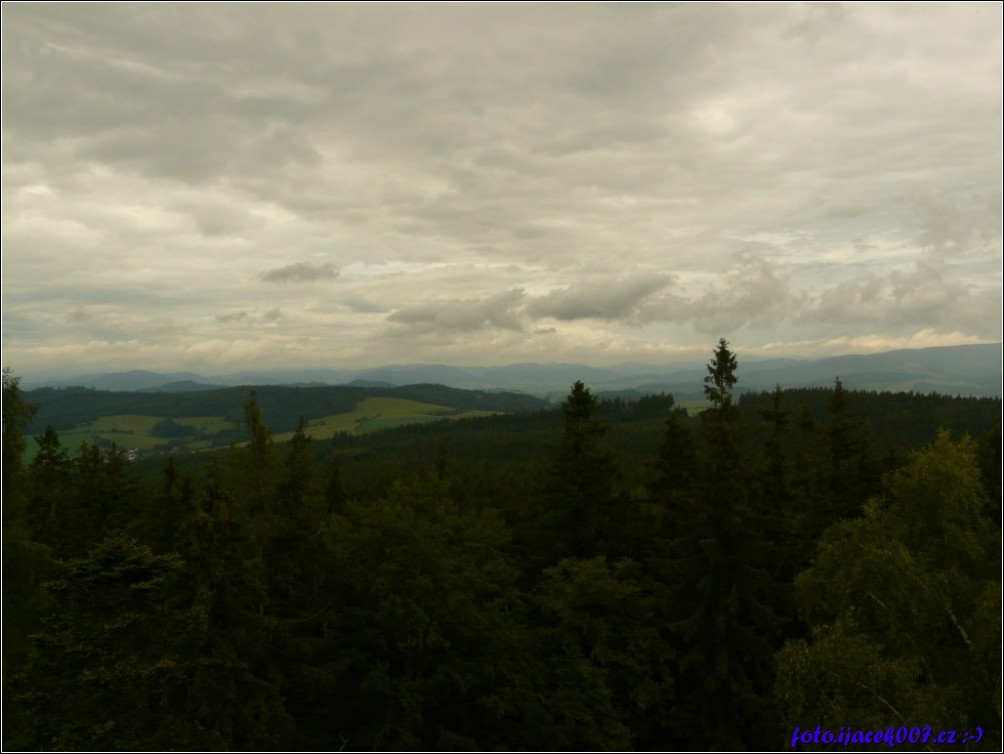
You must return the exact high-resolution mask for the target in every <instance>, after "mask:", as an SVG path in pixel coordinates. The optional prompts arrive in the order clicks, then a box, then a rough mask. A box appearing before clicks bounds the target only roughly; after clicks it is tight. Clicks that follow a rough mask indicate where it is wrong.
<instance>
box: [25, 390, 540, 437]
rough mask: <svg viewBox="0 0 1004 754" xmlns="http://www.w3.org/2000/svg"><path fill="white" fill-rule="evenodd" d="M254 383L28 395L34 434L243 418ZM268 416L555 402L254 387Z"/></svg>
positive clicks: (282, 428) (526, 407)
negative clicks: (116, 420)
mask: <svg viewBox="0 0 1004 754" xmlns="http://www.w3.org/2000/svg"><path fill="white" fill-rule="evenodd" d="M250 389H251V388H250V387H248V386H243V387H230V388H220V389H214V390H204V391H198V392H185V393H147V392H143V393H140V392H110V391H103V390H90V389H85V388H39V389H37V390H29V391H25V393H24V395H25V399H26V400H27V401H28V402H29V403H32V404H34V405H36V406H38V407H39V410H38V413H37V414H36V415H35V418H34V421H33V423H32V424H31V425H30V426H29V427H28V429H27V432H28V433H29V434H35V433H38V432H41V431H43V430H44V429H45V427H47V426H49V425H51V426H52V427H54V428H55V429H57V430H61V429H70V428H72V427H76V426H78V425H81V424H85V423H88V422H93V421H96V420H97V419H100V418H101V417H105V416H113V415H129V414H135V415H149V416H156V417H163V418H167V419H177V418H181V417H192V416H220V417H222V419H223V421H227V422H236V423H243V421H244V414H243V408H242V406H243V404H244V401H245V400H246V399H247V396H248V392H249V390H250ZM254 390H255V391H256V393H257V395H258V401H259V404H260V406H261V411H262V417H263V419H264V421H265V422H266V423H267V424H268V425H269V426H270V427H271V428H272V429H273V430H275V431H276V432H286V431H292V430H293V429H295V428H296V425H297V422H298V420H299V417H301V416H304V417H307V418H314V417H320V416H328V415H332V414H341V413H346V412H349V411H352V410H353V409H354V408H355V407H356V406H358V405H359V404H360V403H361V402H362V401H363V400H365V399H366V398H396V399H400V400H411V401H418V402H421V403H427V404H436V405H439V406H444V407H448V408H451V409H455V410H457V411H498V412H514V411H534V410H537V409H541V408H548V407H550V406H551V404H549V403H548V402H547V401H545V400H543V399H541V398H535V397H533V396H529V395H522V394H519V393H507V392H491V391H485V390H459V389H456V388H450V387H445V386H443V385H409V386H406V387H358V386H352V385H337V386H321V387H286V386H278V385H263V386H259V387H255V388H254Z"/></svg>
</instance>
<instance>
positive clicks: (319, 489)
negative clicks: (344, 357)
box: [3, 340, 1000, 751]
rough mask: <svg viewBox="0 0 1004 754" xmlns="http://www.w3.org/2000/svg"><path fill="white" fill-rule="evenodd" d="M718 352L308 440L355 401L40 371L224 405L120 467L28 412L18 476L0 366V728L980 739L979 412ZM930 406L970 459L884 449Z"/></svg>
mask: <svg viewBox="0 0 1004 754" xmlns="http://www.w3.org/2000/svg"><path fill="white" fill-rule="evenodd" d="M738 371H739V363H738V359H737V358H736V355H735V354H734V353H732V352H731V350H730V349H729V347H728V343H727V342H726V341H724V340H722V341H720V342H719V343H718V345H717V347H716V348H715V351H714V354H713V356H712V359H711V362H710V363H709V365H708V378H707V381H706V383H705V388H706V390H707V397H708V398H709V399H710V401H711V407H710V408H709V409H707V410H704V411H702V412H701V413H700V414H699V415H698V416H695V417H689V416H687V414H686V412H685V411H683V410H681V409H678V408H676V407H675V406H674V402H673V398H672V396H668V395H659V396H649V397H642V398H639V399H637V400H632V399H630V398H632V396H629V395H617V396H611V397H610V398H608V399H605V400H597V399H596V396H595V395H594V393H593V392H592V391H590V390H589V389H588V388H586V386H585V385H584V384H582V383H576V384H575V385H574V386H573V388H572V390H571V391H570V393H569V395H568V397H567V399H566V400H565V402H564V403H563V404H562V405H561V407H560V408H558V407H551V408H547V407H541V404H540V402H538V401H536V399H526V401H529V402H524V403H520V401H524V397H518V396H517V397H513V396H496V395H495V394H488V393H483V394H468V393H466V391H456V392H457V393H458V395H451V394H450V391H447V390H446V389H443V388H439V387H437V386H413V387H412V388H407V389H395V390H391V389H381V390H383V392H382V393H381V394H382V395H383V394H386V395H392V396H394V397H408V398H413V399H416V400H422V401H426V402H432V403H439V404H443V405H458V407H460V406H459V403H464V407H465V408H471V409H473V408H485V409H493V410H504V409H500V407H502V406H509V407H510V408H515V407H519V406H523V407H525V408H528V409H529V410H527V411H525V412H523V413H513V414H509V415H503V416H495V417H482V418H477V419H466V420H459V421H451V422H441V423H437V424H426V425H422V426H411V427H404V428H400V429H397V430H392V431H386V432H380V433H377V434H374V435H370V436H366V437H353V436H349V435H340V436H336V437H334V438H331V439H326V440H314V439H312V438H311V437H310V436H309V429H308V423H307V422H306V421H305V419H304V417H311V416H326V415H330V414H331V413H334V412H336V411H337V410H339V407H340V406H341V403H339V401H345V402H346V405H348V403H349V402H350V401H351V406H350V407H353V406H355V405H356V403H358V400H359V399H360V397H361V396H364V395H365V396H371V395H373V392H371V391H366V390H362V389H360V388H356V387H349V388H344V389H342V388H337V389H334V388H333V389H326V388H322V389H315V388H299V389H296V388H258V389H256V390H255V391H254V392H251V393H249V392H248V391H247V390H246V389H241V390H235V391H229V390H219V391H213V392H212V393H211V395H212V398H211V399H208V398H207V400H209V401H210V403H206V402H204V401H203V400H202V398H205V397H207V396H209V395H210V394H209V393H206V394H203V396H202V397H201V398H200V396H199V395H198V394H192V393H187V394H176V395H171V396H155V395H154V396H151V395H149V394H142V395H136V394H132V395H129V394H125V395H123V394H118V397H115V398H109V397H108V396H114V395H116V394H102V393H98V392H96V391H79V392H77V391H49V393H46V394H45V395H46V396H47V401H48V399H49V398H52V400H51V401H48V404H47V405H48V406H49V407H50V408H51V407H52V406H54V405H56V404H57V403H59V402H60V401H63V402H66V403H74V402H75V403H77V404H80V405H79V406H76V410H77V411H78V414H77V415H78V416H84V415H85V414H87V412H91V413H92V414H93V411H94V410H95V409H96V408H103V409H104V410H103V411H102V413H105V414H114V413H123V414H124V413H148V412H147V411H146V410H144V409H143V407H144V406H153V405H163V404H157V401H163V400H165V399H166V400H167V401H168V402H169V403H171V405H172V406H173V408H172V409H171V411H172V412H175V413H171V412H163V413H161V412H160V411H156V412H152V413H154V414H155V415H159V416H165V417H167V419H166V421H165V422H164V425H163V426H162V427H161V428H160V431H162V432H168V433H170V432H181V431H182V430H181V429H179V427H180V426H181V425H180V424H177V423H175V422H173V421H172V419H176V418H179V417H182V416H211V415H215V416H223V415H226V416H228V417H230V419H231V420H232V421H233V422H234V431H233V433H232V436H231V438H232V440H233V442H234V446H233V447H231V448H229V449H227V450H225V451H219V452H214V453H212V454H184V455H178V456H177V457H170V458H167V459H151V460H149V461H140V462H135V463H134V462H130V461H129V460H128V459H127V457H126V456H125V455H124V454H123V453H122V452H120V451H119V450H118V449H117V448H115V447H114V446H110V447H100V446H98V445H97V444H93V443H84V444H83V445H82V446H81V447H79V448H78V447H73V448H65V447H63V443H62V442H61V441H60V438H59V434H58V432H57V431H56V429H52V428H50V429H49V430H48V431H45V432H42V433H41V434H40V435H39V436H38V437H37V438H35V439H34V440H31V442H32V443H33V445H35V446H36V447H37V453H35V455H34V458H33V460H32V462H31V463H30V464H26V463H25V462H24V455H25V448H26V445H27V443H26V442H25V434H24V433H25V432H26V431H27V429H28V427H29V425H28V422H29V420H30V419H31V417H32V411H31V408H30V406H28V405H27V403H25V399H26V397H32V398H33V397H34V394H33V395H32V396H26V395H23V394H22V393H21V392H20V390H19V389H18V382H17V380H16V378H14V377H12V376H11V375H10V374H9V373H6V374H5V378H4V734H3V735H4V745H5V747H7V748H25V749H50V748H56V749H60V748H80V749H89V748H93V749H102V750H103V749H111V750H121V749H139V750H148V749H179V750H195V749H209V750H319V751H330V750H337V749H353V750H374V749H376V750H383V749H396V750H401V749H432V750H446V749H450V750H455V749H501V750H524V749H525V750H572V749H574V750H583V749H600V750H602V749H617V750H626V749H641V750H649V749H651V750H676V749H696V750H703V749H713V748H719V749H720V748H725V749H775V748H779V747H780V746H782V745H785V743H786V742H785V741H784V739H783V738H782V735H783V734H784V733H785V731H784V729H783V728H784V726H789V725H790V726H791V727H793V726H794V725H803V726H804V725H806V724H807V721H810V722H813V724H819V723H822V722H827V721H828V722H831V723H832V724H834V725H835V726H836V727H837V728H839V726H840V725H848V724H852V725H858V724H871V723H872V722H874V723H876V724H877V723H878V722H882V723H887V722H888V723H889V724H891V722H890V721H891V720H892V718H893V717H895V715H892V713H891V712H890V711H889V705H887V704H885V702H889V704H891V706H892V707H894V708H895V709H896V710H897V711H898V713H899V714H900V715H901V716H902V717H903V719H904V720H906V719H909V721H910V724H911V725H912V724H916V721H917V720H923V721H924V722H925V724H926V723H928V722H934V721H938V722H939V723H943V724H945V725H948V724H951V725H954V726H964V725H970V726H971V725H975V724H980V725H982V726H983V727H984V730H990V729H991V728H992V726H993V725H994V721H995V720H996V719H997V718H996V717H995V716H996V715H997V711H996V708H995V700H997V701H999V685H1000V678H999V667H1000V582H999V576H998V574H999V570H1000V562H999V553H1000V534H999V521H1000V506H999V499H1000V430H999V419H1000V402H999V401H984V400H979V399H949V398H945V397H941V396H917V395H888V394H884V395H876V394H866V393H859V392H852V391H849V390H846V389H845V388H844V386H843V384H842V383H840V382H839V381H838V382H837V383H836V385H835V386H834V389H832V390H826V391H782V390H781V389H780V388H778V389H777V390H775V391H774V392H773V393H771V394H763V395H744V396H743V397H742V399H741V400H737V399H735V391H734V388H735V386H736V385H737V384H738V379H737V375H738ZM695 387H696V386H695ZM353 391H355V392H353ZM42 392H43V393H44V391H42ZM460 393H463V394H464V395H463V396H461V395H459V394H460ZM451 400H453V401H455V402H456V403H451V402H450V401H451ZM144 401H147V403H144ZM149 401H153V403H150V402H149ZM210 404H211V405H210ZM97 415H99V414H96V415H88V417H87V418H88V419H93V418H96V416H97ZM39 420H40V421H45V418H44V417H39ZM74 423H76V422H74ZM939 425H941V426H944V427H945V428H946V429H948V430H950V431H951V432H952V433H953V434H954V436H955V437H956V439H957V440H958V438H960V437H961V435H962V433H963V432H964V431H967V430H968V431H970V432H972V433H973V434H974V436H976V437H978V438H979V445H978V447H977V446H976V445H975V444H974V443H972V442H971V441H968V440H966V441H961V442H960V441H956V442H952V441H951V439H949V437H948V435H945V436H942V437H940V438H939V439H938V441H937V442H936V444H935V445H934V446H932V447H931V448H929V449H927V450H925V451H923V452H922V453H920V454H913V455H911V451H913V450H915V449H916V448H917V447H918V446H919V442H920V438H921V436H922V435H923V434H924V433H925V432H926V433H927V434H926V437H925V438H924V439H925V440H926V441H928V442H929V441H930V439H931V437H933V436H934V432H935V429H936V428H937V426H939ZM273 427H274V428H276V429H278V430H280V431H290V432H291V436H292V439H291V440H290V441H289V442H285V443H277V442H275V441H274V437H275V435H273V433H272V429H273ZM882 470H884V471H886V475H885V482H884V486H883V484H882V483H881V481H880V471H882ZM869 499H870V502H869ZM988 517H989V518H988ZM798 574H801V575H800V576H799V575H798ZM796 577H797V579H796ZM918 595H919V596H918ZM775 663H776V664H775ZM775 670H776V671H777V672H776V673H775ZM775 676H776V677H775ZM876 694H877V695H878V696H876ZM879 696H880V697H881V699H879ZM882 700H885V702H883V701H882ZM890 715H892V717H890ZM791 727H789V728H788V731H787V735H788V736H790V731H791ZM995 735H997V737H996V738H993V739H992V741H993V745H997V744H998V743H999V735H998V734H995Z"/></svg>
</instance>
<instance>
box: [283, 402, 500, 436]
mask: <svg viewBox="0 0 1004 754" xmlns="http://www.w3.org/2000/svg"><path fill="white" fill-rule="evenodd" d="M497 413H498V412H497V411H460V410H458V409H454V408H450V407H449V406H439V405H436V404H435V403H420V402H419V401H413V400H407V399H404V398H366V399H364V400H363V401H362V402H360V404H359V405H358V406H356V408H355V410H354V411H351V412H349V413H345V414H333V415H331V416H323V417H321V418H319V419H312V420H310V421H309V422H308V423H307V434H308V435H310V436H311V437H313V438H315V439H317V440H324V439H327V438H329V437H334V436H335V435H336V434H338V433H340V432H346V433H348V434H350V435H361V434H365V433H367V432H376V431H378V430H381V429H393V428H394V427H400V426H402V425H405V424H424V423H426V422H433V421H441V420H442V419H463V418H468V417H474V416H491V415H494V414H497ZM292 437H293V433H292V432H283V433H281V434H277V435H276V436H275V439H276V441H277V442H287V441H288V440H291V439H292Z"/></svg>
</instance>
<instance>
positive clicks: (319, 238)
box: [0, 2, 1004, 376]
mask: <svg viewBox="0 0 1004 754" xmlns="http://www.w3.org/2000/svg"><path fill="white" fill-rule="evenodd" d="M2 22H3V25H2V36H3V40H2V41H3V51H2V60H3V68H2V229H0V233H2V238H0V243H2V350H3V355H2V358H3V363H4V365H5V366H9V367H10V368H12V369H13V370H14V372H15V373H18V374H22V375H28V376H32V375H42V374H44V375H51V374H60V373H65V374H81V373H86V372H93V371H116V370H125V369H151V370H157V371H184V370H190V371H196V372H199V373H202V374H222V373H227V372H234V371H238V370H243V369H262V368H269V369H294V368H306V367H312V368H318V367H321V368H323V367H329V368H350V367H368V366H379V365H387V364H403V363H443V364H453V365H471V366H474V365H501V364H509V363H517V362H581V363H587V364H592V365H597V366H605V365H612V364H617V363H623V362H646V363H652V364H662V363H674V362H679V361H682V360H693V359H694V358H698V359H700V358H702V357H710V355H711V352H712V350H713V348H714V346H715V344H716V343H717V341H718V339H719V338H721V337H724V338H727V339H728V341H729V342H730V344H731V345H732V348H733V350H735V351H736V352H737V353H738V354H739V355H740V357H741V358H742V357H744V356H746V357H753V358H760V357H773V356H777V357H807V358H810V357H821V356H828V355H836V354H843V353H869V352H876V351H884V350H891V349H896V348H921V347H928V346H943V345H957V344H967V343H980V342H997V341H1000V340H1001V337H1002V335H1001V329H1002V327H1001V322H1002V297H1001V284H1002V251H1001V225H1002V222H1001V220H1002V212H1001V206H1002V204H1001V202H1002V199H1001V189H1002V180H1004V178H1002V160H1004V153H1002V88H1004V76H1002V58H1004V49H1002V39H1001V28H1002V5H1001V4H1000V3H997V2H976V3H964V2H952V3H919V4H916V5H913V4H909V3H891V4H885V3H856V4H846V5H845V4H839V3H825V4H815V3H805V4H802V3H780V4H759V3H741V4H730V3H643V4H634V3H613V4H602V3H599V4H596V3H567V4H566V3H562V4H549V3H502V2H498V3H483V4H481V3H470V4H438V3H411V4H392V3H359V4H356V3H331V4H323V3H310V4H302V5H300V4H295V3H281V4H278V3H274V4H273V3H258V4H239V3H233V4H231V3H223V4H214V3H177V4H174V3H128V2H125V3H113V4H88V3H73V4H59V3H41V4H32V3H18V2H5V3H3V6H2Z"/></svg>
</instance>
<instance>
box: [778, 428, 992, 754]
mask: <svg viewBox="0 0 1004 754" xmlns="http://www.w3.org/2000/svg"><path fill="white" fill-rule="evenodd" d="M983 512H984V493H983V490H982V488H981V485H980V478H979V469H978V466H977V463H976V447H975V443H973V441H972V440H970V439H968V438H966V439H963V440H962V441H961V442H958V443H953V442H951V441H950V439H949V438H948V436H947V434H946V433H942V434H941V435H940V436H939V437H938V439H937V440H936V441H935V442H934V443H933V444H932V445H931V446H930V447H928V448H927V449H925V450H923V451H920V452H918V453H915V454H914V455H913V456H912V457H911V459H910V461H909V462H908V463H907V465H906V466H904V467H903V468H902V469H900V470H898V471H896V472H893V473H891V474H890V475H889V476H888V477H887V479H886V483H885V486H884V493H883V495H882V496H881V497H876V498H873V499H872V500H870V501H869V502H868V504H867V506H866V507H865V511H864V517H863V518H856V519H853V520H848V521H843V522H841V523H838V524H836V525H835V526H833V527H832V528H831V529H830V530H828V531H827V532H826V534H825V536H824V537H823V539H822V541H821V542H820V544H819V549H818V552H817V556H816V560H815V564H814V565H813V566H812V567H811V568H809V569H808V570H806V571H805V572H804V573H802V574H801V575H800V576H799V577H798V579H797V581H796V595H797V601H798V609H799V613H800V615H801V616H802V618H803V620H804V621H805V622H806V623H807V624H808V625H809V626H811V627H812V637H811V638H809V639H807V640H798V641H792V642H789V643H788V644H786V645H785V647H784V649H783V650H782V651H781V652H780V653H779V655H778V680H777V691H776V693H777V698H778V702H779V704H780V706H781V709H782V712H783V716H784V719H785V721H786V722H787V724H788V726H789V727H793V726H795V725H802V726H804V725H805V724H806V723H805V721H808V720H811V721H813V723H814V724H822V725H823V726H824V727H827V726H829V727H831V728H834V729H839V727H840V726H842V725H848V724H850V723H849V721H854V722H853V725H854V726H856V727H858V728H861V729H875V730H877V729H885V728H886V727H888V726H894V727H897V728H898V727H899V726H908V727H911V726H914V725H920V724H923V725H930V726H934V727H935V729H940V728H944V729H954V730H959V731H972V730H974V729H975V726H980V727H982V729H983V731H984V736H985V741H984V745H985V747H987V748H990V749H993V748H997V749H998V750H999V747H1000V743H1001V707H1000V703H1001V675H1000V670H1001V585H1000V580H999V578H1000V553H1001V540H1000V530H999V529H998V528H997V527H995V526H994V525H993V524H992V523H991V522H990V521H989V520H988V519H987V518H985V517H984V513H983ZM918 721H923V722H922V723H921V722H918Z"/></svg>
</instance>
